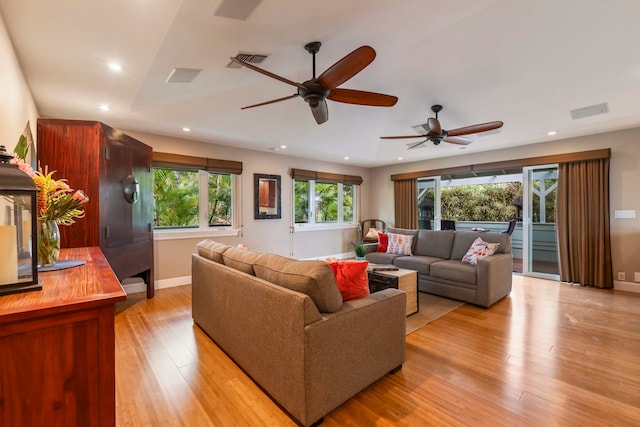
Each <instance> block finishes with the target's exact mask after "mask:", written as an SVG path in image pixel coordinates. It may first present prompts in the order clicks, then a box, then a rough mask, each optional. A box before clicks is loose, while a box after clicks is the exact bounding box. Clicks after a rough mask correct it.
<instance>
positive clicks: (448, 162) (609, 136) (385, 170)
mask: <svg viewBox="0 0 640 427" xmlns="http://www.w3.org/2000/svg"><path fill="white" fill-rule="evenodd" d="M476 143H477V144H480V142H479V141H478V142H476ZM601 148H611V163H610V174H609V179H610V195H611V197H610V201H611V252H612V258H613V271H614V279H615V278H617V272H619V271H620V272H624V273H625V275H626V281H627V282H632V281H633V277H634V272H636V271H637V272H640V243H639V242H640V189H639V185H640V128H635V129H627V130H621V131H617V132H611V133H604V134H598V135H588V136H583V137H577V138H571V139H561V140H555V141H549V142H544V143H539V144H533V145H525V146H519V147H514V148H510V149H504V150H495V151H484V152H477V153H473V154H468V155H463V156H457V157H448V158H440V159H433V160H426V161H423V162H415V163H410V164H404V165H398V164H396V165H392V166H385V167H380V168H375V169H372V170H371V187H372V188H375V189H376V191H372V192H371V206H377V207H378V209H377V211H376V210H375V209H374V210H373V212H372V215H374V216H378V217H379V218H380V219H383V220H385V221H386V222H387V224H393V223H394V212H393V203H389V202H388V201H389V200H393V182H392V181H391V175H392V174H398V173H406V172H418V171H424V170H432V169H440V168H447V167H454V166H464V165H469V164H475V165H477V164H481V163H490V162H499V161H503V160H513V159H521V158H527V157H537V156H546V155H551V154H561V153H571V152H579V151H588V150H596V149H601ZM428 149H433V150H437V149H438V147H428ZM615 210H635V211H636V212H637V215H638V217H637V218H636V219H615V218H614V211H615Z"/></svg>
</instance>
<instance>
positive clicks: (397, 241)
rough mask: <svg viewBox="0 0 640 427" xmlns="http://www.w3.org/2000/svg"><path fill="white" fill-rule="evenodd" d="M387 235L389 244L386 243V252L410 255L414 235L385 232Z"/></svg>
mask: <svg viewBox="0 0 640 427" xmlns="http://www.w3.org/2000/svg"><path fill="white" fill-rule="evenodd" d="M387 235H388V236H389V244H388V245H387V253H388V254H398V255H412V252H411V247H412V246H413V239H414V237H415V236H413V235H411V234H396V233H387Z"/></svg>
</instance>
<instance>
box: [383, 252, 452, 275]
mask: <svg viewBox="0 0 640 427" xmlns="http://www.w3.org/2000/svg"><path fill="white" fill-rule="evenodd" d="M439 261H444V260H443V259H442V258H436V257H432V256H423V255H413V256H400V257H398V258H396V259H394V260H393V265H395V266H396V267H398V268H404V269H407V270H415V271H417V272H418V274H427V275H428V274H429V271H430V270H431V269H430V267H431V264H433V263H434V262H439Z"/></svg>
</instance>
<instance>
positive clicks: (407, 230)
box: [385, 227, 418, 254]
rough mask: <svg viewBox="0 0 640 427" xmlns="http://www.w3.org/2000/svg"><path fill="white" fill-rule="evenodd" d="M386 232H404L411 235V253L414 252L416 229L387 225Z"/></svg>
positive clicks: (416, 239) (416, 236) (416, 237)
mask: <svg viewBox="0 0 640 427" xmlns="http://www.w3.org/2000/svg"><path fill="white" fill-rule="evenodd" d="M385 232H386V233H394V234H406V235H409V236H413V242H412V243H411V253H412V254H413V253H415V252H416V242H417V241H418V230H413V229H410V228H393V227H389V228H387V229H386V230H385Z"/></svg>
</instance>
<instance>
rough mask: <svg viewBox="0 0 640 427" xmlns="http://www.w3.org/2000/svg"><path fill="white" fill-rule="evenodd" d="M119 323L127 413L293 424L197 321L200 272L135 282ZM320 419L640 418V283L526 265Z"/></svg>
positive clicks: (411, 422)
mask: <svg viewBox="0 0 640 427" xmlns="http://www.w3.org/2000/svg"><path fill="white" fill-rule="evenodd" d="M248 315H250V314H248ZM115 329H116V393H117V396H116V398H117V422H118V425H119V426H121V427H123V426H163V427H165V426H189V427H192V426H225V427H226V426H263V425H265V426H295V423H294V422H293V421H292V420H291V419H290V418H289V417H288V416H287V415H286V414H285V413H284V412H283V411H282V410H281V409H279V407H278V406H277V405H276V404H274V403H273V402H272V401H271V400H270V399H269V398H268V397H267V396H266V395H265V394H264V393H263V392H262V391H261V390H260V389H259V388H258V387H257V386H256V385H255V384H254V383H253V382H252V381H251V380H250V379H249V378H248V377H247V376H246V375H245V374H244V373H243V372H242V371H241V370H240V369H239V368H238V367H237V366H236V365H235V364H234V363H233V362H231V361H230V360H229V358H228V357H227V356H226V355H225V354H224V353H223V352H222V351H221V350H220V349H219V348H218V347H217V346H216V345H215V344H214V343H213V342H211V340H210V339H209V338H208V337H207V336H206V335H205V334H204V333H203V332H202V331H201V330H200V329H199V328H198V327H197V326H194V324H193V321H192V319H191V288H190V286H181V287H176V288H169V289H162V290H159V291H158V292H157V293H156V296H155V298H153V299H152V300H146V299H145V298H144V294H135V295H130V296H129V297H128V299H127V301H126V302H123V303H118V304H117V305H116V326H115ZM274 345H277V343H274ZM322 425H323V426H327V427H333V426H425V425H434V426H443V425H467V426H493V425H503V426H552V425H559V426H633V425H638V426H640V294H632V293H626V292H619V291H604V290H597V289H588V288H582V287H574V286H569V285H565V284H560V283H558V282H553V281H546V280H540V279H531V278H524V277H522V276H518V275H514V287H513V291H512V293H511V295H510V296H509V297H507V298H505V299H503V300H501V301H500V302H499V303H497V304H496V305H494V306H493V307H491V308H490V309H489V310H485V309H482V308H478V307H474V306H470V305H468V304H465V305H464V306H462V307H460V308H458V309H456V310H454V311H453V312H451V313H448V314H446V315H445V316H443V317H441V318H440V319H437V320H436V321H434V322H432V323H430V324H429V325H427V326H425V327H423V328H421V329H419V330H417V331H416V332H414V333H412V334H410V335H408V336H407V356H406V361H405V364H404V366H403V368H402V370H401V371H400V372H398V373H396V374H394V375H387V376H386V377H384V378H383V379H381V380H379V381H378V382H376V383H375V384H373V385H371V386H369V387H368V388H367V389H365V390H364V391H362V392H361V393H359V394H358V395H356V396H355V397H353V398H352V399H351V400H349V401H348V402H346V403H344V404H343V405H341V406H340V407H338V408H337V409H335V410H334V411H333V412H331V413H330V414H329V415H328V416H326V417H325V419H324V423H323V424H322Z"/></svg>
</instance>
